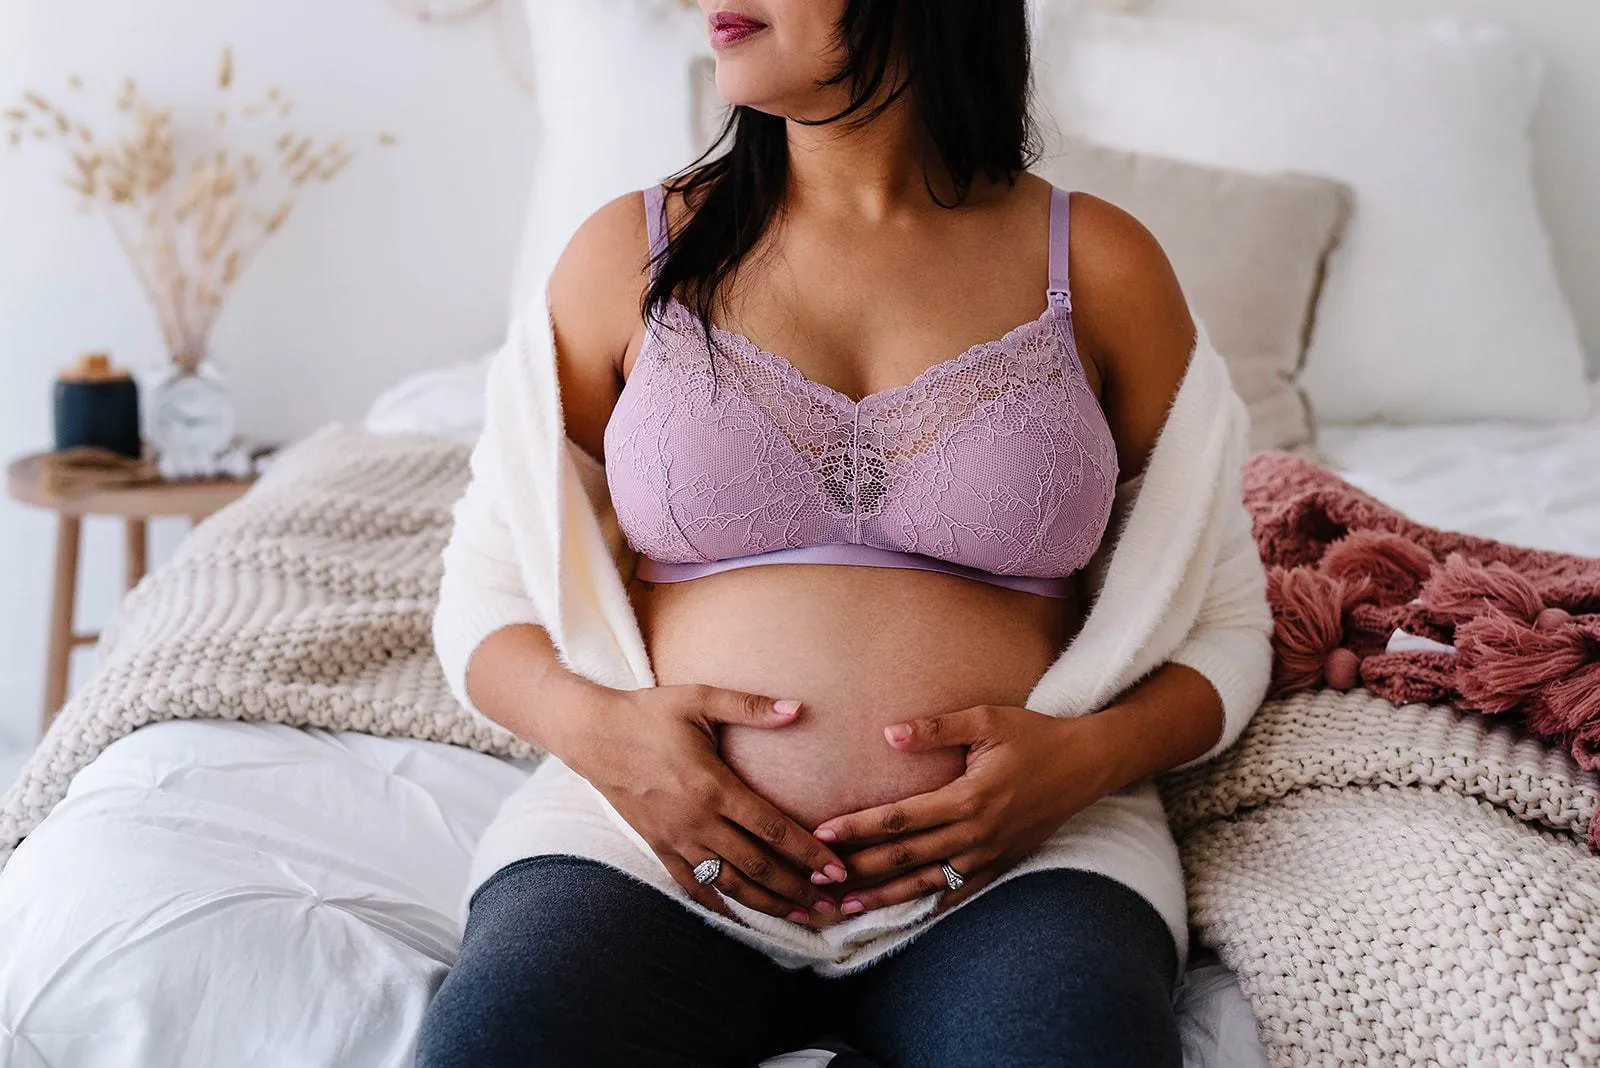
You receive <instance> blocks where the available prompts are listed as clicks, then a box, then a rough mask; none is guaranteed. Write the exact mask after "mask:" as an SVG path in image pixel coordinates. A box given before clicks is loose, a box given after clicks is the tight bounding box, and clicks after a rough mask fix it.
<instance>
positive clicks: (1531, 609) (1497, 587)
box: [1419, 553, 1544, 625]
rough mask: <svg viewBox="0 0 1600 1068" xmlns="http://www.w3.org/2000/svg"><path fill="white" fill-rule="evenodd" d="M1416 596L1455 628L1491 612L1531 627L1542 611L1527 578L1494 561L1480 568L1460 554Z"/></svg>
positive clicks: (1447, 561) (1431, 611) (1540, 603)
mask: <svg viewBox="0 0 1600 1068" xmlns="http://www.w3.org/2000/svg"><path fill="white" fill-rule="evenodd" d="M1419 597H1420V599H1421V601H1422V605H1423V607H1424V608H1426V609H1427V610H1428V612H1429V613H1431V614H1432V615H1434V616H1436V617H1438V618H1440V619H1442V620H1444V621H1446V622H1450V623H1455V624H1457V625H1460V624H1462V623H1466V622H1468V621H1469V620H1472V619H1475V618H1477V617H1479V616H1481V615H1483V614H1484V613H1485V612H1487V611H1490V610H1494V609H1498V610H1499V611H1501V612H1504V613H1505V614H1507V615H1509V616H1511V617H1513V618H1515V619H1518V620H1520V621H1522V622H1523V623H1528V624H1531V623H1532V622H1533V621H1534V620H1535V619H1537V618H1538V616H1539V613H1540V612H1542V611H1544V601H1543V600H1542V599H1541V598H1540V597H1539V593H1538V591H1537V590H1535V589H1534V588H1533V585H1532V584H1531V583H1529V582H1528V580H1527V579H1525V578H1523V577H1522V576H1521V575H1519V574H1517V573H1516V572H1515V571H1513V570H1511V569H1510V568H1509V567H1507V566H1506V565H1505V564H1502V563H1500V562H1498V561H1496V562H1494V563H1491V564H1489V565H1487V566H1483V567H1480V566H1479V565H1477V564H1474V563H1473V562H1472V561H1470V560H1468V559H1467V558H1466V557H1464V556H1462V555H1461V554H1460V553H1451V554H1450V556H1449V557H1448V558H1446V560H1445V562H1444V566H1442V567H1440V568H1438V569H1436V570H1435V571H1434V573H1433V577H1432V578H1430V579H1429V580H1428V581H1427V582H1425V583H1423V586H1422V592H1421V594H1420V595H1419Z"/></svg>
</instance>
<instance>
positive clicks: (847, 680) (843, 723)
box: [629, 564, 1078, 828]
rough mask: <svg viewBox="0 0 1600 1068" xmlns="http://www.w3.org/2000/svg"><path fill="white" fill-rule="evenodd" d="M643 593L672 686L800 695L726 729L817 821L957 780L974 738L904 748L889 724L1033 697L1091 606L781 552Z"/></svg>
mask: <svg viewBox="0 0 1600 1068" xmlns="http://www.w3.org/2000/svg"><path fill="white" fill-rule="evenodd" d="M629 589H630V595H631V596H632V597H633V598H634V601H635V606H636V608H637V609H638V612H639V617H640V624H641V627H642V628H643V631H644V637H645V641H646V643H647V645H648V646H649V649H650V657H651V664H652V667H653V669H654V671H655V675H656V681H657V683H658V684H660V685H663V686H665V685H674V684H681V683H705V684H709V685H713V686H721V687H725V688H728V689H734V690H743V691H746V692H750V693H757V694H761V695H764V696H768V697H773V698H784V697H789V698H794V699H796V700H799V701H800V702H802V708H801V713H800V717H799V719H798V720H797V721H796V722H795V723H794V724H793V725H791V726H787V727H782V728H779V729H776V730H762V729H759V728H753V727H735V726H729V727H724V728H723V730H722V738H721V744H722V754H723V758H724V760H726V761H727V763H728V764H729V766H730V767H732V768H733V770H734V771H735V772H737V773H738V774H739V776H740V777H741V778H743V779H744V781H745V782H747V783H748V784H749V785H750V786H751V787H752V788H753V789H755V790H756V791H757V792H758V793H760V794H762V795H763V796H764V797H766V798H767V799H768V800H770V801H772V802H773V803H774V804H775V805H777V806H778V807H779V808H781V809H783V810H784V811H785V812H787V813H788V814H789V815H790V816H792V817H794V818H795V819H796V820H797V821H798V822H800V823H801V825H803V826H805V827H807V828H812V827H815V826H816V825H817V824H819V823H821V822H822V821H823V820H826V819H829V818H831V817H833V816H836V815H840V814H842V813H846V812H854V811H857V810H860V809H864V808H870V807H872V806H874V805H880V804H886V803H889V802H892V801H898V800H901V799H903V798H906V797H909V796H911V795H913V794H918V793H923V792H926V791H929V790H934V789H937V788H939V787H940V786H943V785H945V784H946V783H948V782H950V781H951V780H953V779H955V778H956V777H958V776H959V775H960V774H961V773H962V770H963V768H964V766H965V758H966V750H965V749H964V748H950V749H941V750H936V751H932V752H927V753H903V752H900V751H899V750H897V749H894V748H892V747H891V746H890V745H889V744H888V742H887V741H885V740H884V736H883V728H884V727H886V726H888V725H889V724H891V723H899V722H902V721H904V720H907V719H911V718H915V717H918V716H927V715H932V714H935V713H938V712H948V711H954V710H956V709H959V708H966V707H969V706H971V705H978V704H1002V705H1023V704H1025V703H1026V701H1027V697H1028V695H1029V694H1030V693H1031V692H1032V690H1033V687H1034V685H1035V684H1036V683H1037V682H1038V680H1039V678H1040V676H1041V675H1043V674H1044V672H1045V670H1046V669H1047V668H1048V667H1049V666H1050V664H1051V663H1052V662H1053V661H1054V659H1055V657H1056V655H1057V653H1058V652H1059V651H1060V649H1061V648H1062V647H1063V646H1064V644H1065V643H1066V641H1067V640H1068V638H1069V637H1070V634H1071V632H1072V630H1073V629H1074V628H1075V627H1076V626H1077V623H1078V613H1077V610H1076V605H1075V604H1073V602H1071V601H1067V600H1059V599H1051V598H1045V597H1038V596H1035V595H1032V594H1027V593H1022V592H1020V591H1017V590H1009V589H1005V588H1002V587H996V586H989V585H986V584H983V583H978V582H973V581H971V580H969V579H963V578H958V577H955V576H952V575H945V574H942V573H938V572H928V571H914V570H908V569H902V568H873V567H845V566H817V565H797V564H773V565H766V566H762V567H751V568H739V569H734V570H731V571H724V572H719V573H717V574H714V575H707V576H704V577H702V578H698V579H692V580H690V581H687V582H675V583H660V584H655V585H650V584H647V583H639V582H635V583H634V584H633V585H631V586H630V588H629Z"/></svg>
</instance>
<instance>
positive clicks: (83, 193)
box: [0, 48, 395, 371]
mask: <svg viewBox="0 0 1600 1068" xmlns="http://www.w3.org/2000/svg"><path fill="white" fill-rule="evenodd" d="M235 74H236V71H235V66H234V56H233V49H232V48H225V49H223V52H222V56H221V59H220V61H219V63H218V67H217V76H216V90H217V92H218V93H219V94H220V96H221V97H222V100H221V102H220V103H219V104H218V105H217V107H216V109H215V111H214V113H213V118H214V122H213V124H212V126H211V129H210V130H209V136H210V137H211V138H212V139H213V140H212V143H211V144H210V145H209V146H200V145H196V146H193V149H192V151H186V152H185V153H183V154H182V155H181V156H180V152H179V145H178V139H177V138H176V137H175V136H174V132H173V111H172V109H170V108H159V107H156V106H155V105H154V104H152V103H151V102H150V101H149V100H148V99H147V98H146V97H145V96H144V94H143V93H142V92H141V91H140V90H139V86H138V84H137V83H136V82H135V81H134V80H133V79H132V78H125V79H123V82H122V85H121V89H120V92H119V93H118V95H117V97H116V100H115V103H116V108H117V110H118V111H119V112H122V113H123V114H124V115H126V117H127V123H128V129H127V131H126V132H125V133H124V135H123V136H121V137H120V138H117V139H115V140H109V141H101V140H100V139H98V138H97V137H96V136H95V134H94V132H93V131H92V130H91V129H90V127H89V126H88V124H87V123H84V122H81V121H77V120H75V119H74V118H73V117H72V116H71V115H69V114H68V112H67V110H66V109H65V108H63V107H61V106H58V104H57V103H56V102H55V101H52V100H50V99H49V98H47V97H45V96H44V95H43V94H41V93H39V92H37V91H35V90H31V89H30V90H27V91H24V92H23V93H22V95H21V98H20V99H19V101H18V102H17V104H16V105H14V106H12V107H9V108H6V109H5V110H3V111H0V120H3V123H4V124H6V125H9V126H10V130H9V131H8V133H7V135H6V141H7V143H8V145H9V146H10V147H11V148H13V149H15V148H19V147H20V146H21V145H22V144H23V142H24V140H25V139H26V138H27V137H30V136H31V137H32V138H33V139H34V140H37V141H47V142H48V141H53V142H55V144H56V146H57V147H58V148H59V149H60V151H61V152H62V154H63V155H64V156H65V157H66V159H67V162H68V165H69V166H68V170H67V173H66V174H65V175H64V176H63V178H62V180H63V182H64V183H65V184H66V186H67V187H68V188H69V189H71V190H72V191H73V192H74V193H75V194H77V196H78V198H79V207H80V210H82V211H84V212H85V213H88V212H93V211H96V210H98V211H99V213H100V214H101V215H103V216H104V217H105V219H106V221H107V223H108V224H109V225H110V226H111V230H112V232H113V233H114V234H115V235H116V237H117V240H118V242H120V244H121V245H122V248H123V251H124V252H125V253H126V254H127V256H128V261H129V263H130V264H131V265H132V266H133V270H134V274H135V275H136V276H137V277H138V280H139V284H140V286H141V287H142V288H143V289H144V292H145V295H146V296H147V297H148V298H149V300H150V303H151V305H152V307H154V309H155V311H156V315H157V317H158V318H159V319H160V322H161V329H162V334H163V337H164V338H165V341H166V344H167V349H168V351H169V352H170V353H171V355H172V359H173V361H174V362H175V363H176V364H177V365H178V366H179V367H180V368H182V369H183V370H185V371H193V370H195V369H196V368H198V367H199V366H200V364H201V363H202V362H203V361H204V359H205V357H206V348H207V342H208V340H209V338H210V336H211V331H212V328H213V327H214V326H215V325H216V321H217V317H218V315H219V314H220V312H221V309H222V306H223V303H224V302H225V300H226V298H227V296H228V294H229V293H230V292H231V291H232V289H233V287H234V285H235V284H237V282H238V281H239V279H240V277H241V276H242V275H243V274H244V272H245V269H246V268H247V267H248V266H249V264H250V261H251V260H252V259H253V258H254V257H255V256H256V254H257V253H258V252H260V251H261V248H262V246H263V245H264V244H265V243H266V241H267V240H268V239H269V238H270V237H271V236H272V235H273V234H275V233H277V232H278V231H279V230H281V229H282V228H283V225H284V223H285V222H286V221H287V220H288V218H289V215H290V213H291V212H292V211H293V208H294V203H295V198H296V196H298V195H299V193H300V192H301V191H302V190H303V189H304V188H305V187H307V186H310V185H322V184H326V183H328V182H330V181H332V180H333V179H334V178H335V177H337V176H338V175H339V173H340V172H341V171H343V170H344V168H345V167H346V166H347V165H348V164H349V163H350V161H351V160H352V159H353V158H354V153H353V152H351V151H350V149H348V148H347V147H346V146H345V144H344V142H343V141H340V140H337V139H335V140H331V141H322V140H319V139H317V138H314V137H309V136H304V135H302V134H300V133H299V132H297V131H295V130H294V129H293V128H291V127H288V126H287V125H285V121H286V120H287V118H288V116H289V113H290V112H291V110H292V109H293V102H292V101H291V100H289V99H288V98H287V97H286V96H285V95H284V94H283V92H282V90H281V89H279V88H278V87H277V86H269V87H267V89H266V91H265V93H264V94H263V96H262V97H261V98H260V99H258V100H254V101H248V102H244V103H236V102H235V96H236V92H237V91H236V89H235V80H236V79H235ZM67 85H68V88H69V89H70V90H71V91H73V92H78V91H81V89H82V86H83V80H82V79H81V78H79V77H78V76H76V75H74V76H73V77H71V78H70V79H68V82H67ZM235 115H237V116H238V121H234V116H235ZM262 124H271V125H272V126H274V127H276V129H277V135H276V137H275V138H274V137H273V135H272V133H270V132H268V133H266V134H265V139H264V141H263V139H262V131H261V130H260V129H259V127H260V126H261V125H262ZM252 127H254V128H252ZM224 131H229V133H228V134H227V136H226V138H225V137H224ZM234 138H237V139H238V141H241V142H246V143H245V144H244V146H243V147H239V146H238V145H237V144H230V143H228V141H229V140H231V139H234ZM258 141H259V142H261V143H265V144H266V145H268V146H269V147H267V148H266V149H265V150H264V151H263V150H261V148H260V144H258V143H257V142H258ZM378 143H379V144H380V145H384V146H388V145H393V144H394V143H395V141H394V138H393V136H391V135H389V134H384V135H381V136H380V137H379V138H378ZM184 147H185V148H186V149H188V148H189V147H190V146H187V145H186V146H184Z"/></svg>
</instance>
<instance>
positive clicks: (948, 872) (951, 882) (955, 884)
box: [939, 861, 967, 890]
mask: <svg viewBox="0 0 1600 1068" xmlns="http://www.w3.org/2000/svg"><path fill="white" fill-rule="evenodd" d="M939 870H940V871H942V872H944V881H945V883H946V884H947V885H948V886H949V887H950V889H952V890H960V889H961V884H962V883H964V882H966V881H967V880H966V878H965V877H963V876H962V874H961V873H960V872H958V871H956V870H955V869H954V868H952V867H951V866H950V862H949V861H945V862H944V863H943V864H941V865H939Z"/></svg>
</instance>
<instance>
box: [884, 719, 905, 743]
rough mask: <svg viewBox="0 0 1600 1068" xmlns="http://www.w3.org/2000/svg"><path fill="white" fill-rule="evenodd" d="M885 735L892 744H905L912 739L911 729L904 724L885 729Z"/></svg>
mask: <svg viewBox="0 0 1600 1068" xmlns="http://www.w3.org/2000/svg"><path fill="white" fill-rule="evenodd" d="M883 733H884V736H885V737H887V738H888V739H889V740H890V741H891V742H903V741H905V740H906V739H907V738H909V737H911V728H910V727H908V726H907V725H906V724H904V723H896V724H895V725H894V726H892V727H885V728H883Z"/></svg>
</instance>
